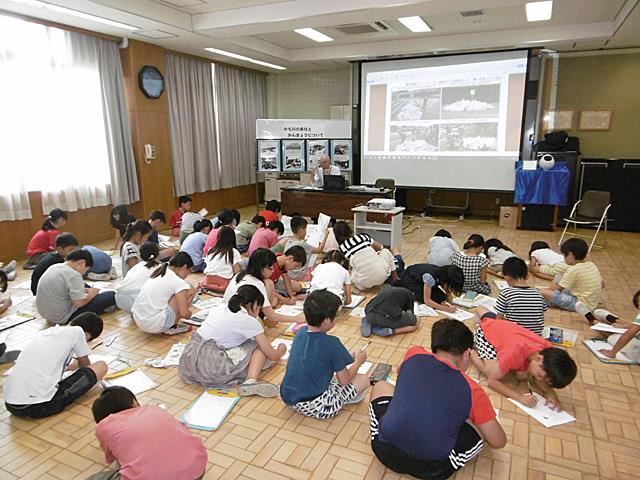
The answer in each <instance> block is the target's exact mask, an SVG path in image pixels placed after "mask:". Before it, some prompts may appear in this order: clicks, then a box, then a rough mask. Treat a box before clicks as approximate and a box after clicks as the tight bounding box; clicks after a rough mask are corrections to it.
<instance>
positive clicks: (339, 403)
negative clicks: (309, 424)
mask: <svg viewBox="0 0 640 480" xmlns="http://www.w3.org/2000/svg"><path fill="white" fill-rule="evenodd" d="M357 396H358V393H357V392H356V389H355V387H354V386H353V385H351V384H350V383H349V384H347V385H342V384H341V383H340V382H338V381H337V380H335V379H334V380H331V383H330V384H329V388H327V390H325V392H324V393H321V394H320V395H318V396H317V397H316V398H314V399H312V400H307V401H304V402H298V403H296V404H295V405H291V407H292V408H293V409H294V410H296V411H297V412H300V413H301V414H303V415H306V416H307V417H313V418H317V419H319V420H325V419H327V418H331V417H334V416H335V415H336V414H337V413H338V412H339V411H340V410H341V409H342V407H344V405H345V403H347V402H348V401H349V400H353V399H354V398H356V397H357Z"/></svg>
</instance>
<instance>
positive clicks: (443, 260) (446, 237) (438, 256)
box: [427, 228, 460, 267]
mask: <svg viewBox="0 0 640 480" xmlns="http://www.w3.org/2000/svg"><path fill="white" fill-rule="evenodd" d="M459 251H460V247H458V244H457V243H456V242H455V241H454V240H453V239H452V238H451V234H450V233H449V232H448V231H447V230H444V229H442V228H441V229H440V230H438V231H437V232H436V233H434V234H433V237H431V239H430V240H429V252H428V253H427V263H428V264H430V265H437V266H439V267H444V266H445V265H451V255H453V254H454V253H456V252H459Z"/></svg>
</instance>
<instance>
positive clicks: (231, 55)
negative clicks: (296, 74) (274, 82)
mask: <svg viewBox="0 0 640 480" xmlns="http://www.w3.org/2000/svg"><path fill="white" fill-rule="evenodd" d="M205 50H206V51H207V52H211V53H217V54H219V55H224V56H225V57H231V58H237V59H238V60H244V61H245V62H251V63H255V64H257V65H264V66H265V67H269V68H275V69H276V70H286V69H287V68H286V67H282V66H280V65H274V64H273V63H267V62H263V61H260V60H255V59H253V58H249V57H245V56H244V55H238V54H237V53H231V52H227V51H226V50H219V49H217V48H205Z"/></svg>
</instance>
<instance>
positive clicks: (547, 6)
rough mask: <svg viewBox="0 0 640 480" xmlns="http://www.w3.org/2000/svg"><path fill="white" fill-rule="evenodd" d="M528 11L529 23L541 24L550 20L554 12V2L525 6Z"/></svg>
mask: <svg viewBox="0 0 640 480" xmlns="http://www.w3.org/2000/svg"><path fill="white" fill-rule="evenodd" d="M525 8H526V10H527V21H529V22H541V21H543V20H550V19H551V13H552V10H553V1H552V0H547V1H545V2H529V3H527V4H526V5H525Z"/></svg>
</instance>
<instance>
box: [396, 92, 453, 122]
mask: <svg viewBox="0 0 640 480" xmlns="http://www.w3.org/2000/svg"><path fill="white" fill-rule="evenodd" d="M440 99H441V90H440V89H439V88H431V89H421V90H394V91H392V92H391V121H406V120H437V119H438V118H440Z"/></svg>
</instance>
